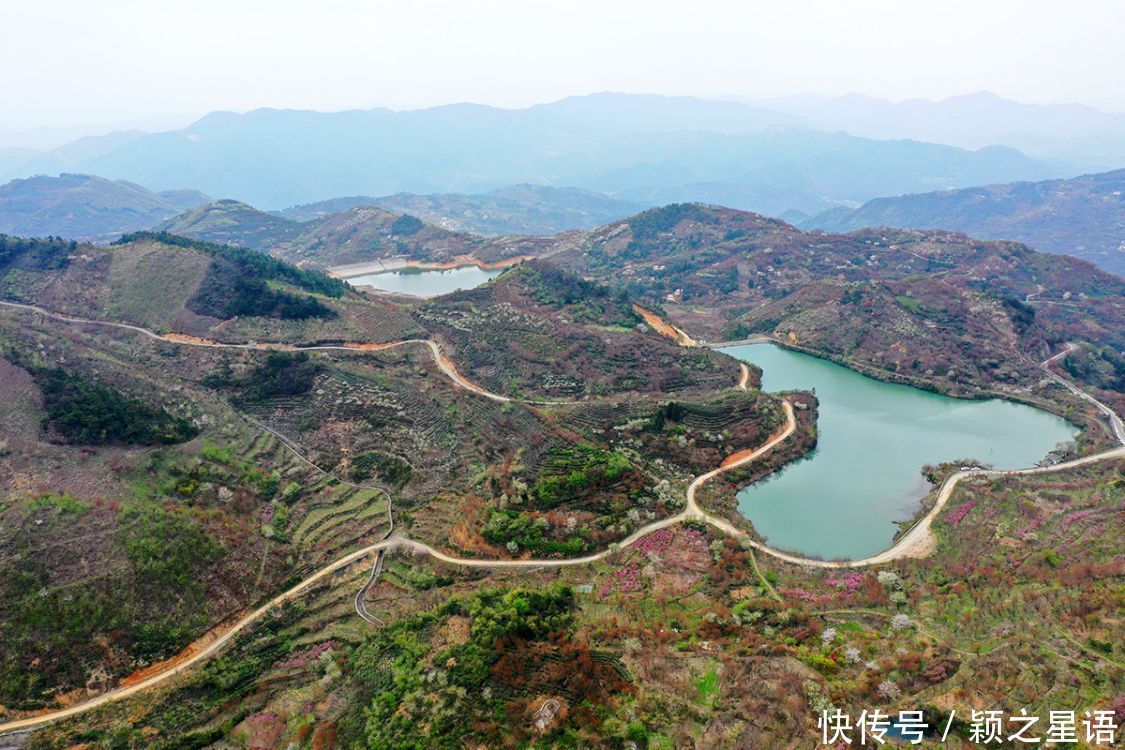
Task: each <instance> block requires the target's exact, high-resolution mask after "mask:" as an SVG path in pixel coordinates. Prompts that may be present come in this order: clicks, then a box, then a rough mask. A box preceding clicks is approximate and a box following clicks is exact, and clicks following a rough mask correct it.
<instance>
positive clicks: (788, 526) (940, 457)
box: [723, 342, 1080, 559]
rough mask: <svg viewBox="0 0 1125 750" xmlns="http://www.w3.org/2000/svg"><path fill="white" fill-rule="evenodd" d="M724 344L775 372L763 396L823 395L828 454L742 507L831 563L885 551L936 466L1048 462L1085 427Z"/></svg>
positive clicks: (758, 523) (827, 362) (783, 349)
mask: <svg viewBox="0 0 1125 750" xmlns="http://www.w3.org/2000/svg"><path fill="white" fill-rule="evenodd" d="M770 343H772V344H773V346H761V344H760V343H754V344H746V345H743V346H744V347H745V348H743V347H735V348H724V349H723V351H724V352H725V353H726V354H729V355H731V356H733V357H734V358H736V359H738V360H740V361H743V362H749V363H752V364H754V365H756V366H758V367H761V368H762V370H763V383H762V389H763V390H765V391H769V392H775V391H790V390H794V389H798V390H805V391H809V390H811V391H813V392H815V393H816V395H817V400H818V401H819V403H820V407H819V417H820V418H819V420H818V425H817V436H818V440H817V446H816V451H814V452H813V453H812V454H811V455H809V456H808V457H807V458H806V459H804V460H798V461H796V462H794V463H793V464H791V465H788V466H786V467H785V468H784V469H783V470H782V471H780V472H777V473H775V474H773V475H771V476H769V477H764V478H762V480H761V481H759V482H757V483H754V484H752V485H749V486H746V487H743V488H741V489H740V490H739V491H738V494H737V506H736V507H737V510H738V512H739V515H741V516H742V517H743V518H744V519H746V521H748V522H749V524H750V525H751V526H752V527H753V528H754V530H755V532H756V534H757V535H758V536H759V537H761V538H762V539H765V540H768V542H769V544H770V546H772V547H777V548H779V549H788V550H793V551H794V552H795V553H797V554H800V555H803V556H808V557H819V558H822V559H859V558H863V557H865V556H866V555H869V554H871V553H873V552H874V551H877V550H880V549H883V548H885V547H886V546H887V545H888V544H889V543H893V541H894V539H896V538H899V537H900V536H901V535H902V533H903V531H904V527H906V528H909V526H911V525H912V521H913V520H914V519H916V518H917V516H918V514H919V513H920V512H923V511H924V505H925V501H926V498H927V497H929V496H931V495H932V491H933V490H932V485H930V486H929V487H928V488H927V486H926V484H925V483H923V482H922V481H921V476H920V474H919V472H921V471H923V469H924V468H925V467H928V466H929V467H933V466H939V465H942V464H954V465H955V466H965V465H974V466H975V465H992V466H994V467H996V468H997V469H1002V470H1013V469H1025V468H1028V467H1033V466H1040V465H1042V464H1043V463H1044V459H1045V458H1046V457H1048V456H1050V455H1051V454H1052V453H1053V452H1054V450H1055V448H1056V446H1057V445H1058V444H1060V443H1066V442H1070V441H1073V440H1074V439H1075V438H1076V437H1077V436H1078V434H1080V428H1079V427H1078V426H1077V425H1074V424H1072V423H1070V422H1068V421H1066V420H1064V419H1063V418H1062V417H1061V416H1060V415H1059V414H1056V413H1053V412H1052V411H1050V410H1046V409H1043V408H1042V407H1041V406H1040V405H1039V404H1028V403H1025V402H1021V401H1018V400H1016V399H1012V398H1007V397H1005V395H1001V394H995V395H991V396H985V395H983V394H976V395H975V397H974V398H962V399H956V398H954V397H952V396H951V395H950V394H942V393H939V392H936V391H934V390H930V389H919V388H916V387H913V386H912V385H910V384H907V383H901V382H893V381H890V382H889V381H888V380H887V379H880V378H874V377H871V376H869V375H867V374H866V373H864V372H860V371H858V370H856V369H854V368H849V367H846V366H844V365H841V364H840V363H838V362H835V361H833V360H832V359H831V358H827V357H817V356H815V355H813V354H811V353H808V352H803V351H799V350H795V348H794V347H787V346H783V345H779V344H778V343H777V342H770Z"/></svg>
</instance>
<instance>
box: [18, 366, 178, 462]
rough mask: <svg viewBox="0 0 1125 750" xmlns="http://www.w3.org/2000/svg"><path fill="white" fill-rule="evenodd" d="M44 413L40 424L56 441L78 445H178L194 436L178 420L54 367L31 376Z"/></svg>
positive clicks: (87, 379) (84, 378) (164, 411)
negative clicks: (40, 397) (41, 398)
mask: <svg viewBox="0 0 1125 750" xmlns="http://www.w3.org/2000/svg"><path fill="white" fill-rule="evenodd" d="M35 376H36V381H37V382H38V383H39V387H40V389H41V390H42V392H43V407H44V409H45V410H46V412H47V414H46V416H45V417H44V419H43V426H44V427H45V428H46V429H48V430H49V431H50V432H51V434H52V435H53V436H54V437H56V438H57V439H59V440H61V441H62V442H66V443H76V444H81V445H160V444H172V443H182V442H184V441H185V440H191V439H192V438H194V437H195V436H196V435H198V434H199V430H198V429H197V428H196V427H195V426H193V425H192V424H191V423H190V422H189V421H188V420H186V419H184V418H183V417H177V416H174V415H172V414H170V413H169V412H168V411H167V410H165V409H163V408H161V407H159V406H152V405H150V404H147V403H145V402H144V401H142V400H141V399H138V398H130V397H128V396H124V395H122V394H121V393H119V392H118V391H116V390H114V389H113V388H109V387H107V386H105V385H102V384H100V383H97V382H94V381H93V380H90V379H89V378H87V377H85V376H83V375H80V374H78V373H74V372H67V371H65V370H62V369H60V368H57V367H56V368H52V369H49V370H47V369H41V370H37V371H36V372H35Z"/></svg>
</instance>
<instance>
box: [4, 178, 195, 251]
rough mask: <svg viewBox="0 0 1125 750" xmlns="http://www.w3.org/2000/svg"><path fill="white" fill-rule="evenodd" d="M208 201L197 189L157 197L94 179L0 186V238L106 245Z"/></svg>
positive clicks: (118, 182)
mask: <svg viewBox="0 0 1125 750" xmlns="http://www.w3.org/2000/svg"><path fill="white" fill-rule="evenodd" d="M209 200H210V198H209V197H207V196H206V195H204V194H203V193H200V192H199V191H197V190H166V191H162V192H159V193H157V192H153V191H152V190H148V189H146V188H143V187H141V186H140V185H136V184H134V183H131V182H126V181H124V180H106V179H103V178H101V177H93V176H91V175H81V174H62V175H60V176H58V177H31V178H29V179H26V180H13V181H12V182H9V183H7V184H5V185H0V234H12V235H19V236H24V237H41V236H47V235H53V236H60V237H66V238H69V239H77V240H84V241H91V242H104V241H109V240H115V239H117V238H118V237H120V236H121V235H122V234H125V233H127V232H135V231H137V230H138V229H148V228H150V227H152V226H154V225H156V224H158V223H160V222H162V221H165V220H167V219H168V218H170V217H173V216H176V215H178V214H180V213H182V212H184V211H187V210H190V209H193V208H195V207H197V206H200V205H202V204H204V203H207V202H208V201H209Z"/></svg>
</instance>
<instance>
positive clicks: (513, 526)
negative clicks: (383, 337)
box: [480, 508, 586, 556]
mask: <svg viewBox="0 0 1125 750" xmlns="http://www.w3.org/2000/svg"><path fill="white" fill-rule="evenodd" d="M549 530H550V524H549V523H547V519H545V518H532V517H531V516H530V515H528V514H527V513H524V512H522V511H518V510H512V509H510V508H491V509H490V510H489V511H488V520H487V521H485V524H484V526H483V527H482V528H481V532H480V533H481V536H482V537H484V538H485V540H487V541H488V542H491V543H492V544H501V545H504V546H507V547H508V548H509V549H510V550H512V551H513V552H518V551H520V550H526V551H528V552H532V553H535V554H541V555H557V554H562V555H568V556H569V555H577V554H579V553H581V552H584V551H585V549H586V540H585V539H583V538H582V537H580V536H572V537H571V538H570V539H566V540H565V541H559V540H556V539H552V538H550V537H549V536H548V531H549ZM513 545H514V546H513Z"/></svg>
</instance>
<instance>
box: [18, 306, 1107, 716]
mask: <svg viewBox="0 0 1125 750" xmlns="http://www.w3.org/2000/svg"><path fill="white" fill-rule="evenodd" d="M0 306H3V307H9V308H15V309H20V310H25V311H30V312H33V313H36V314H39V315H43V316H46V317H48V318H51V319H54V320H59V321H62V322H66V323H72V324H77V325H97V326H106V327H111V328H117V329H121V330H126V331H131V332H134V333H139V334H141V335H143V336H146V337H148V338H151V339H155V340H159V341H165V342H168V343H173V344H179V345H185V346H202V347H214V348H230V349H263V350H271V351H277V350H283V351H309V350H343V351H353V352H377V351H383V350H386V349H390V348H393V347H397V346H402V345H406V344H424V345H426V346H427V347H428V349H429V351H430V352H431V354H432V355H433V358H434V361H435V364H436V365H437V366H438V367H439V368H440V369H441V371H442V372H443V373H444V374H445V375H446V376H447V377H449V378H450V380H451V381H453V382H454V383H455V384H456V385H457V386H458V387H460V388H462V389H464V390H466V391H469V392H471V393H475V394H477V395H479V396H482V397H484V398H489V399H492V400H494V401H504V402H506V401H511V400H512V399H511V398H509V397H507V396H502V395H500V394H496V393H491V392H489V391H487V390H485V389H484V388H481V387H480V386H478V385H476V384H475V383H473V382H472V381H470V380H468V379H467V378H465V377H463V376H462V375H461V374H460V373H459V372H458V371H457V368H456V367H455V366H454V365H453V363H452V362H451V361H449V360H448V359H447V358H446V356H445V355H444V353H443V352H442V351H441V348H440V346H439V345H438V344H437V343H436V342H434V341H430V340H428V339H408V340H404V341H396V342H391V343H387V344H346V345H336V346H309V347H297V346H287V345H275V344H225V343H221V342H215V341H207V340H203V339H194V338H192V337H187V336H182V335H176V334H167V335H162V334H158V333H156V332H154V331H151V330H148V329H146V328H142V327H139V326H133V325H129V324H126V323H112V322H108V321H97V320H89V319H85V318H76V317H73V316H68V315H61V314H58V313H52V312H50V311H48V310H44V309H42V308H40V307H36V306H33V305H25V304H20V303H14V302H3V301H0ZM650 315H651V313H650ZM646 319H647V318H646ZM670 333H671V335H672V336H674V337H675V338H677V340H680V341H681V343H683V344H684V345H686V346H693V345H695V342H694V341H692V340H691V339H690V338H689V337H687V335H686V334H683V332H682V331H679V329H675V328H674V327H672V331H671V332H670ZM679 334H682V335H683V338H681V337H680V335H679ZM684 339H686V341H685V340H684ZM688 342H690V343H688ZM1068 346H1069V348H1068V349H1067V350H1066V351H1064V352H1062V353H1060V354H1059V355H1056V356H1055V357H1052V358H1051V359H1049V360H1047V361H1046V362H1044V363H1042V365H1043V367H1044V369H1046V370H1047V371H1048V372H1049V373H1051V375H1052V376H1053V377H1055V378H1057V379H1059V380H1060V381H1062V382H1063V384H1064V385H1066V386H1067V388H1068V389H1070V390H1072V391H1073V392H1075V393H1076V394H1077V395H1079V396H1081V397H1082V398H1084V399H1086V400H1087V401H1090V402H1092V403H1093V404H1095V405H1096V406H1097V407H1098V408H1099V409H1100V410H1101V411H1102V412H1103V413H1104V414H1106V415H1107V416H1109V417H1110V423H1111V425H1112V427H1113V430H1114V433H1115V434H1116V435H1117V437H1118V439H1119V440H1120V441H1121V443H1122V445H1121V446H1119V447H1117V448H1114V449H1112V450H1108V451H1105V452H1102V453H1098V454H1095V455H1091V456H1085V457H1083V458H1079V459H1075V460H1073V461H1068V462H1066V463H1060V464H1056V465H1053V466H1045V467H1036V468H1031V469H1021V470H1015V471H985V470H976V471H961V472H957V473H955V474H953V475H951V476H950V477H949V478H948V479H947V480H946V481H945V483H944V484H943V485H942V487H941V489H940V491H939V493H938V498H937V501H936V502H935V503H934V507H933V508H932V509H931V510H930V511H929V513H927V514H926V516H925V517H923V518H922V519H921V520H920V521H919V522H918V523H917V524H915V526H914V527H913V528H912V529H910V531H908V532H907V533H906V534H904V535H903V536H902V537H901V538H900V539H899V540H898V541H897V542H895V543H894V545H892V546H891V547H889V548H888V549H886V550H884V551H883V552H880V553H878V554H875V555H871V556H869V557H865V558H863V559H860V560H848V561H827V560H813V559H809V558H805V557H801V556H799V555H793V554H790V553H787V552H783V551H781V550H776V549H773V548H772V547H769V546H768V545H766V544H763V543H762V542H759V541H757V540H756V539H753V538H751V537H750V535H749V533H748V532H747V531H746V530H744V529H741V528H739V527H737V526H735V525H734V524H732V523H731V522H729V521H727V520H726V519H724V518H720V517H717V516H714V515H711V514H709V513H707V512H706V511H704V510H703V509H701V508H700V507H699V505H698V504H697V502H696V492H697V491H698V489H699V488H700V487H701V486H702V485H703V484H704V483H706V482H707V481H709V480H711V479H713V478H714V477H716V476H718V475H719V474H721V473H723V472H727V471H731V470H733V469H736V468H739V467H741V466H745V465H746V464H748V463H751V462H753V461H756V460H757V459H759V458H760V457H761V456H763V455H764V454H766V453H767V452H769V451H770V450H772V449H773V448H774V447H776V446H777V445H778V444H780V443H782V442H784V441H785V440H787V439H788V438H789V437H790V436H792V435H793V433H794V432H795V431H796V429H797V420H796V416H795V414H794V411H793V406H792V405H791V404H790V403H789V402H788V401H782V406H783V409H784V412H785V417H786V423H785V425H784V426H783V427H782V428H781V429H780V430H779V431H778V432H776V433H775V434H774V435H772V436H771V437H770V438H769V439H768V440H767V441H766V442H765V443H763V444H762V445H760V446H758V447H757V448H754V449H751V450H746V451H740V452H738V453H735V454H734V455H732V456H730V457H728V458H727V459H726V460H725V461H723V463H722V464H721V465H720V466H719V467H718V468H715V469H712V470H711V471H709V472H707V473H705V474H701V475H700V476H698V477H696V478H695V479H694V480H693V481H692V482H691V484H690V485H689V486H688V489H687V496H686V504H685V508H684V510H683V511H681V512H680V513H678V514H676V515H674V516H669V517H668V518H665V519H662V520H660V521H656V522H654V523H651V524H648V525H647V526H644V527H642V528H640V529H637V530H636V531H635V532H633V533H632V534H630V535H629V536H628V537H626V538H625V539H623V540H622V541H621V542H620V543H618V544H614V545H611V546H610V547H609V548H608V549H605V550H602V551H601V552H597V553H594V554H591V555H586V556H584V557H575V558H567V559H561V560H558V559H554V560H534V559H532V560H487V559H472V558H458V557H453V556H451V555H447V554H445V553H444V552H441V551H440V550H436V549H434V548H433V547H431V546H429V545H427V544H425V543H424V542H420V541H417V540H414V539H410V538H409V537H407V536H405V535H403V534H399V535H396V536H392V537H390V538H387V539H384V540H382V541H380V542H378V543H376V544H372V545H369V546H367V547H364V548H362V549H359V550H356V551H355V552H352V553H350V554H348V555H345V556H344V557H342V558H340V559H338V560H336V561H334V562H331V563H329V564H328V565H326V566H324V567H323V568H321V569H320V570H318V571H316V572H315V573H313V574H312V575H310V576H309V577H308V578H305V579H304V580H303V581H301V582H300V583H298V584H297V585H295V586H293V587H292V588H290V589H289V590H287V591H285V592H283V593H281V594H279V595H277V596H275V597H273V598H272V599H270V600H269V601H267V602H266V603H264V604H262V605H261V606H260V607H258V608H257V609H255V610H254V611H252V612H251V613H249V614H247V615H245V616H244V617H242V618H240V619H238V620H237V621H235V622H233V623H231V624H230V625H229V627H228V628H227V629H226V630H224V631H223V632H222V634H221V635H219V636H218V637H216V638H215V639H214V640H213V641H211V642H210V643H208V644H207V645H206V646H203V647H201V648H199V649H198V651H196V652H195V653H193V654H191V655H190V656H189V657H188V658H185V659H182V660H177V661H175V662H174V664H173V665H172V666H169V667H168V668H167V669H165V670H162V671H158V672H156V673H154V674H152V675H150V676H148V677H146V678H145V679H143V680H141V681H139V682H136V683H134V684H130V685H127V686H124V687H119V688H117V689H114V690H111V691H109V692H107V693H103V694H102V695H99V696H97V697H95V698H92V699H91V700H89V701H86V702H85V703H81V704H78V705H75V706H70V707H68V708H64V709H59V710H57V711H50V712H47V713H43V714H40V715H38V716H30V717H27V718H23V719H17V720H14V721H9V722H6V723H3V724H0V735H2V734H3V733H6V732H14V731H19V730H26V729H29V728H33V727H36V726H39V725H42V724H46V723H48V722H52V721H57V720H60V719H65V718H68V717H71V716H76V715H78V714H82V713H85V712H87V711H91V710H93V709H96V708H98V707H100V706H104V705H106V704H108V703H111V702H114V701H119V700H122V699H124V698H127V697H129V696H131V695H135V694H137V693H139V692H141V691H144V690H147V689H149V688H151V687H154V686H156V685H158V684H160V683H163V682H166V681H168V680H171V679H172V678H174V677H175V676H176V675H178V674H181V673H182V672H184V671H186V670H187V669H190V668H191V667H192V666H194V665H196V664H199V663H200V662H202V661H203V660H205V659H208V658H210V657H211V656H213V655H214V654H216V653H217V652H218V651H220V650H221V649H222V648H223V647H224V646H225V645H226V644H228V643H229V642H230V641H231V639H232V638H234V637H235V636H236V635H237V634H238V633H240V632H242V631H243V630H245V629H246V628H247V627H249V626H250V625H252V624H253V623H255V622H257V621H258V620H259V619H261V618H262V617H263V616H264V615H265V614H266V613H267V612H269V611H270V610H272V609H274V608H276V607H278V606H280V605H282V604H284V603H286V602H288V601H290V600H292V599H294V598H295V597H297V596H299V595H300V594H302V593H303V592H305V591H307V590H308V589H309V588H310V587H311V586H313V585H315V584H316V583H318V582H320V581H323V580H324V579H326V578H327V577H329V576H331V575H332V574H334V573H336V572H338V571H340V570H342V569H343V568H346V567H347V566H349V565H351V564H353V563H355V562H358V561H360V560H363V559H365V558H367V557H368V556H370V555H372V554H376V555H377V557H376V560H375V562H374V565H373V570H372V577H371V578H370V579H369V580H368V582H367V584H366V585H365V586H364V587H363V589H362V590H361V591H360V593H359V594H357V596H356V602H355V603H356V611H357V612H358V613H359V614H360V616H362V617H364V619H365V620H367V621H369V622H373V623H378V620H377V618H375V617H374V616H372V615H370V613H368V612H367V611H366V608H365V607H364V606H363V602H362V597H363V595H364V594H366V592H367V590H368V588H369V587H370V585H371V583H372V582H373V581H374V580H375V578H376V577H377V575H378V572H379V568H380V567H381V566H380V563H381V562H382V559H383V556H384V554H385V553H386V552H388V551H390V550H392V549H398V548H401V549H408V550H411V551H413V552H415V553H417V554H425V555H429V556H430V557H433V558H434V559H436V560H439V561H441V562H444V563H447V564H451V565H459V566H464V567H472V568H488V569H528V568H561V567H570V566H575V565H586V564H589V563H593V562H597V561H599V560H602V559H604V558H606V557H608V556H609V555H612V554H614V553H615V552H617V551H618V550H619V549H622V548H627V547H629V546H632V545H633V544H635V543H636V542H637V541H639V540H640V539H642V538H643V537H645V536H648V535H649V534H651V533H652V532H654V531H657V530H659V529H663V528H666V527H668V526H673V525H676V524H680V523H683V522H685V521H697V522H702V523H707V524H710V525H711V526H713V527H715V528H716V529H718V530H720V531H721V532H723V533H725V534H728V535H730V536H732V537H736V538H738V539H741V540H743V541H744V542H745V543H747V544H749V545H751V546H752V547H753V548H754V549H757V550H759V551H761V552H763V553H765V554H768V555H771V556H773V557H775V558H777V559H779V560H783V561H785V562H788V563H792V564H795V565H804V566H810V567H820V568H857V567H865V566H870V565H878V564H881V563H887V562H891V561H894V560H897V559H900V558H903V557H920V556H925V555H926V554H929V552H930V551H931V550H932V547H933V541H932V540H933V531H932V529H931V524H932V521H933V519H934V518H936V517H937V515H938V514H939V513H940V512H941V510H942V509H943V508H944V506H945V504H946V502H947V501H948V500H949V498H950V497H951V496H952V494H953V492H954V490H955V489H956V487H957V485H958V483H960V481H961V480H963V479H965V478H967V477H973V476H1003V475H1020V474H1038V473H1049V472H1055V471H1061V470H1064V469H1069V468H1072V467H1076V466H1083V465H1086V464H1090V463H1095V462H1099V461H1106V460H1116V459H1119V458H1125V434H1123V431H1122V430H1121V428H1120V425H1121V420H1120V418H1118V417H1117V415H1116V414H1115V413H1114V412H1113V411H1112V410H1111V409H1109V407H1107V406H1105V405H1104V404H1102V403H1101V402H1099V401H1097V400H1095V399H1093V398H1092V397H1090V396H1089V395H1088V394H1085V393H1084V392H1081V391H1080V390H1078V389H1077V388H1076V387H1075V386H1073V385H1072V384H1070V383H1069V382H1067V381H1065V380H1064V379H1062V378H1061V376H1058V375H1057V374H1055V373H1053V372H1052V371H1051V370H1050V367H1049V365H1050V363H1051V362H1053V361H1055V360H1057V359H1058V358H1060V357H1062V356H1065V355H1066V354H1067V353H1069V352H1070V351H1073V349H1074V347H1073V345H1068ZM749 379H750V370H749V368H747V367H746V365H745V364H742V365H741V375H740V378H739V384H738V385H739V387H740V388H742V389H746V388H747V387H748V385H749ZM531 403H552V402H531ZM269 432H271V433H272V434H275V435H278V433H276V432H274V431H273V430H269ZM278 436H279V437H281V438H282V442H283V443H284V444H285V445H286V446H287V447H289V448H290V449H291V450H293V451H295V452H297V453H298V455H301V454H300V452H299V451H298V450H297V449H296V448H295V447H294V446H293V445H291V444H290V442H289V441H288V439H286V438H284V436H280V435H278ZM301 457H302V459H304V456H301ZM304 460H306V461H307V459H304ZM317 468H318V469H319V470H321V471H323V469H320V467H317ZM389 512H390V509H389V507H388V513H389ZM392 528H393V527H392Z"/></svg>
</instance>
